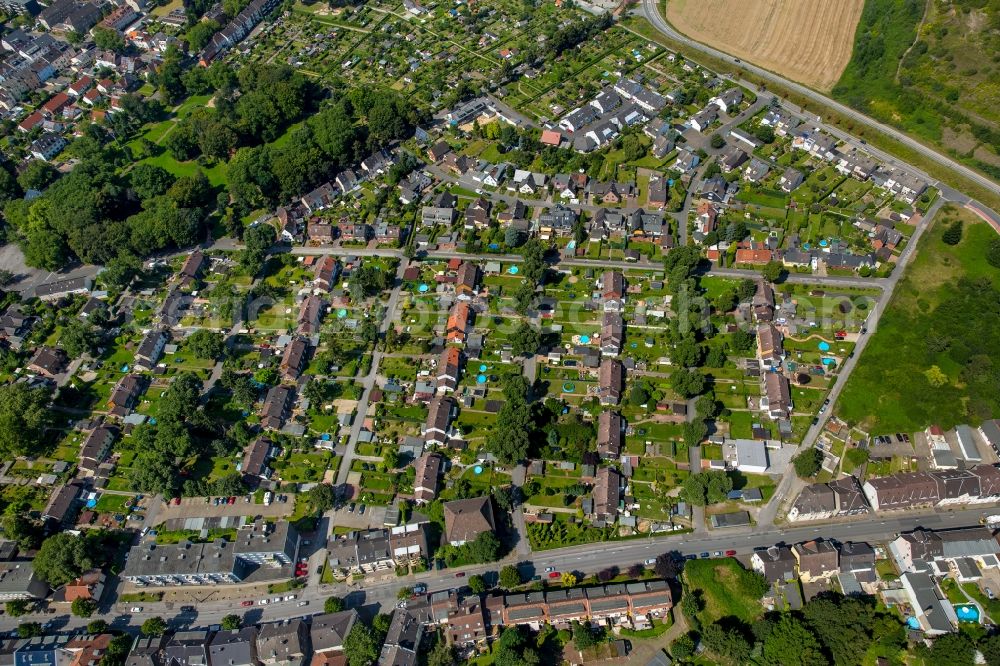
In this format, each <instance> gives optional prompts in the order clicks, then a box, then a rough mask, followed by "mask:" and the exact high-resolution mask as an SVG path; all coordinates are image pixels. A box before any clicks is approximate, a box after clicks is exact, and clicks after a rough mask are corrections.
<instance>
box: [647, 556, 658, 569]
mask: <svg viewBox="0 0 1000 666" xmlns="http://www.w3.org/2000/svg"><path fill="white" fill-rule="evenodd" d="M654 564H656V558H655V557H651V558H649V559H648V560H646V561H645V565H646V566H647V567H649V566H652V565H654Z"/></svg>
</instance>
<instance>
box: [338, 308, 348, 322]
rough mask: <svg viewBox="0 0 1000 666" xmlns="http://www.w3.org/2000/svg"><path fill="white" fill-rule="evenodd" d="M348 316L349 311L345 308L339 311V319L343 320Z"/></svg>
mask: <svg viewBox="0 0 1000 666" xmlns="http://www.w3.org/2000/svg"><path fill="white" fill-rule="evenodd" d="M346 316H347V310H346V309H345V308H340V309H339V310H337V318H338V319H343V318H344V317H346Z"/></svg>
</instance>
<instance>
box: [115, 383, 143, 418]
mask: <svg viewBox="0 0 1000 666" xmlns="http://www.w3.org/2000/svg"><path fill="white" fill-rule="evenodd" d="M145 385H146V384H145V382H144V381H143V379H142V377H141V376H139V375H133V374H127V375H125V376H124V377H122V378H121V379H119V380H118V383H116V384H115V387H114V389H112V391H111V397H110V398H109V399H108V410H109V411H110V412H111V414H113V415H114V416H118V417H125V416H128V414H129V413H130V412H131V411H132V409H133V408H134V407H135V406H136V404H137V403H138V402H139V396H140V395H142V391H143V389H144V388H145Z"/></svg>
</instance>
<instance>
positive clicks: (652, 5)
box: [641, 0, 1000, 194]
mask: <svg viewBox="0 0 1000 666" xmlns="http://www.w3.org/2000/svg"><path fill="white" fill-rule="evenodd" d="M641 13H642V15H643V16H644V17H645V18H646V20H647V21H649V23H650V24H651V25H652V26H653V27H654V28H656V29H657V30H659V31H660V32H662V33H663V34H664V35H666V36H668V37H669V38H671V39H673V40H675V41H677V42H680V43H682V44H684V45H685V46H688V47H690V48H692V49H695V50H697V51H701V52H702V53H705V54H708V55H710V56H712V57H714V58H720V59H722V60H727V61H728V60H732V56H730V55H728V54H726V53H723V52H722V51H719V50H717V49H713V48H712V47H710V46H706V45H705V44H702V43H700V42H696V41H694V40H692V39H689V38H688V37H685V36H684V35H682V34H681V33H679V32H677V31H676V30H674V28H673V27H672V26H671V25H670V24H669V23H667V21H666V19H665V18H664V17H663V16H662V15H661V14H660V11H659V7H658V3H657V1H656V0H642V10H641ZM741 67H742V68H743V69H745V70H747V71H748V72H752V73H753V74H756V75H757V76H759V77H761V78H763V79H765V80H767V81H771V82H772V83H776V84H778V85H781V86H784V87H785V88H788V89H791V90H794V91H795V92H796V93H798V94H800V95H803V96H805V97H808V98H809V99H811V100H813V101H815V102H818V103H820V104H823V105H824V106H827V107H829V108H831V109H833V110H835V111H837V113H839V114H841V115H843V116H845V117H848V118H850V119H851V120H853V121H855V122H857V123H860V124H862V125H866V126H868V127H870V128H872V129H875V130H877V131H879V132H881V133H882V134H885V135H886V136H889V137H891V138H893V139H895V140H896V141H899V142H900V143H902V144H904V145H906V146H907V147H909V148H912V149H913V150H916V151H918V152H919V153H920V154H921V155H923V156H925V157H927V158H929V159H932V160H934V161H935V162H937V163H938V164H940V165H942V166H944V167H947V168H948V169H950V170H952V171H954V172H956V173H959V174H961V175H962V176H965V177H966V178H968V179H969V180H972V181H974V182H975V183H977V184H979V185H981V186H983V187H985V188H987V189H988V190H990V191H991V192H993V193H995V194H1000V184H997V183H996V182H994V181H993V180H991V179H989V178H987V177H986V176H983V175H982V174H980V173H979V172H977V171H974V170H973V169H970V168H969V167H967V166H965V165H963V164H959V163H958V162H956V161H955V160H953V159H951V158H950V157H947V156H945V155H942V154H941V153H939V152H937V151H935V150H934V149H932V148H930V147H928V146H926V145H924V144H923V143H921V142H919V141H917V140H916V139H914V138H912V137H910V136H908V135H907V134H904V133H903V132H900V131H899V130H897V129H895V128H893V127H890V126H889V125H885V124H883V123H880V122H878V121H877V120H874V119H873V118H870V117H868V116H866V115H865V114H863V113H860V112H859V111H855V110H854V109H852V108H850V107H848V106H845V105H843V104H841V103H840V102H837V101H835V100H833V99H830V98H829V97H827V96H826V95H823V94H822V93H819V92H816V91H815V90H813V89H811V88H808V87H806V86H804V85H802V84H799V83H795V82H794V81H790V80H788V79H786V78H784V77H782V76H779V75H777V74H775V73H774V72H771V71H768V70H766V69H762V68H760V67H757V66H756V65H752V64H750V63H746V62H744V63H741Z"/></svg>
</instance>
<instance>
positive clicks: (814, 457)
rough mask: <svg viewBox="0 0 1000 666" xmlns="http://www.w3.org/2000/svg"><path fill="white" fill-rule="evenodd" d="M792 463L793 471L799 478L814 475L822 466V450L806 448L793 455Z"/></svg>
mask: <svg viewBox="0 0 1000 666" xmlns="http://www.w3.org/2000/svg"><path fill="white" fill-rule="evenodd" d="M792 463H793V464H794V465H795V473H796V474H798V475H799V476H800V477H801V478H803V479H804V478H808V477H812V476H816V475H817V474H819V470H820V469H821V468H822V466H823V452H822V451H820V450H819V449H816V448H811V449H808V450H806V451H803V452H802V453H800V454H799V455H797V456H795V457H794V458H793V459H792Z"/></svg>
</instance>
